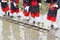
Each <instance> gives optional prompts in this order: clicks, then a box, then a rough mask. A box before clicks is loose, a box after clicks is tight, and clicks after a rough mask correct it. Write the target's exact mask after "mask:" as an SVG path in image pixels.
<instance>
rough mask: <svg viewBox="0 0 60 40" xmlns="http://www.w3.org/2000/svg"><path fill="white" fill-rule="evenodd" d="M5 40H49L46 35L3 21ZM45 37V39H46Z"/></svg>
mask: <svg viewBox="0 0 60 40" xmlns="http://www.w3.org/2000/svg"><path fill="white" fill-rule="evenodd" d="M2 23H3V26H2V29H3V30H2V36H3V40H40V39H42V40H47V35H45V33H42V32H39V31H36V30H34V29H30V28H27V27H24V26H22V25H21V24H20V25H17V24H14V23H11V22H7V21H2ZM44 37H45V39H44Z"/></svg>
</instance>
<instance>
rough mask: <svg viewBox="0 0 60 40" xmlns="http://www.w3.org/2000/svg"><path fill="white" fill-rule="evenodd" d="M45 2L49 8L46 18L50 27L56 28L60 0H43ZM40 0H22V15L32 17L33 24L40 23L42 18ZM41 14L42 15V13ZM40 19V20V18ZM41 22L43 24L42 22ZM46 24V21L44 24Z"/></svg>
mask: <svg viewBox="0 0 60 40" xmlns="http://www.w3.org/2000/svg"><path fill="white" fill-rule="evenodd" d="M44 1H45V2H46V3H49V9H48V13H47V17H46V18H47V20H49V22H50V23H51V24H50V27H55V28H57V27H58V26H57V24H56V21H57V13H60V12H57V11H58V10H59V9H60V0H44ZM41 2H42V0H27V1H26V0H24V8H25V10H24V16H26V17H30V16H31V17H32V18H31V19H32V20H33V24H38V25H39V24H40V23H41V21H42V20H43V19H44V18H43V17H41V12H40V9H41V8H42V3H41ZM42 16H43V15H42ZM41 19H42V20H41ZM42 24H44V23H43V22H42ZM46 25H48V23H47V24H46Z"/></svg>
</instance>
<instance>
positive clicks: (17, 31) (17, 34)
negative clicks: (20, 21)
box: [12, 24, 20, 40]
mask: <svg viewBox="0 0 60 40" xmlns="http://www.w3.org/2000/svg"><path fill="white" fill-rule="evenodd" d="M12 30H13V35H14V38H15V39H16V40H20V28H19V25H17V24H12Z"/></svg>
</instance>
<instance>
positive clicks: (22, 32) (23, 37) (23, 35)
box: [20, 24, 25, 40]
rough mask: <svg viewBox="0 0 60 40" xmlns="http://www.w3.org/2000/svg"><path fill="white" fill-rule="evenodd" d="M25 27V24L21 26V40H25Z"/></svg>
mask: <svg viewBox="0 0 60 40" xmlns="http://www.w3.org/2000/svg"><path fill="white" fill-rule="evenodd" d="M24 31H25V30H24V26H23V24H21V25H20V40H25V33H24Z"/></svg>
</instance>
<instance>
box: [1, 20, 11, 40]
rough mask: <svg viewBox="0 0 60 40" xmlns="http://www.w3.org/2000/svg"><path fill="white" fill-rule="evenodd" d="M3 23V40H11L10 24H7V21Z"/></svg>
mask: <svg viewBox="0 0 60 40" xmlns="http://www.w3.org/2000/svg"><path fill="white" fill-rule="evenodd" d="M3 23H4V24H3V31H2V34H3V40H10V38H9V36H10V28H9V25H10V23H9V22H5V21H3ZM6 24H7V25H6Z"/></svg>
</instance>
